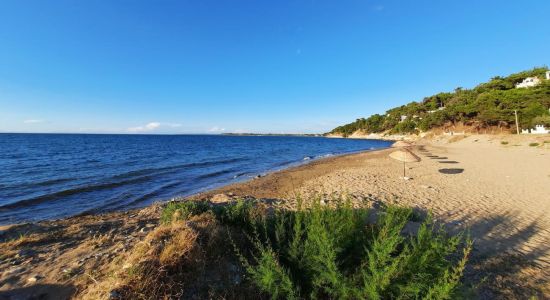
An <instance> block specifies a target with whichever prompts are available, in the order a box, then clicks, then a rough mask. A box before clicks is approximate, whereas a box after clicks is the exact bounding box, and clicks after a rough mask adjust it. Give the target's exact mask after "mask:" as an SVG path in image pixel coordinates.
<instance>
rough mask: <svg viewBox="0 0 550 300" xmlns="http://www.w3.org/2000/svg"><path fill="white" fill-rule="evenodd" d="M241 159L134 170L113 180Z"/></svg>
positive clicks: (233, 159)
mask: <svg viewBox="0 0 550 300" xmlns="http://www.w3.org/2000/svg"><path fill="white" fill-rule="evenodd" d="M243 160H244V159H243V158H232V159H225V160H214V161H204V162H195V163H187V164H180V165H174V166H166V167H160V168H147V169H141V170H135V171H130V172H126V173H122V174H118V175H115V176H113V177H112V178H113V179H119V178H128V177H134V176H139V175H143V174H151V175H158V174H166V173H169V172H165V171H173V170H179V169H183V168H193V167H209V166H215V165H219V164H228V163H234V162H239V161H243Z"/></svg>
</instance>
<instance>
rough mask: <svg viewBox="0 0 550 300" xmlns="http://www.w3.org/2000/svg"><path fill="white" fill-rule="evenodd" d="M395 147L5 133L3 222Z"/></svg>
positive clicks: (167, 194) (171, 193) (105, 207)
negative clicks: (321, 159) (329, 157)
mask: <svg viewBox="0 0 550 300" xmlns="http://www.w3.org/2000/svg"><path fill="white" fill-rule="evenodd" d="M390 144H391V142H388V141H382V140H366V139H338V138H325V137H302V136H230V135H104V134H0V225H5V224H15V223H22V222H33V221H40V220H51V219H59V218H63V217H68V216H74V215H79V214H87V213H100V212H108V211H117V210H128V209H132V208H138V207H143V206H146V205H149V204H151V203H153V202H155V201H167V200H170V199H173V198H177V197H185V196H189V195H192V194H195V193H198V192H202V191H205V190H208V189H213V188H216V187H220V186H223V185H227V184H231V183H235V182H239V181H243V180H251V179H253V178H254V177H257V176H263V175H265V174H267V173H270V172H274V171H277V170H281V169H285V168H289V167H292V166H297V165H300V164H304V163H308V162H311V161H314V160H317V159H320V158H323V157H328V156H334V155H343V154H347V153H354V152H359V151H365V150H376V149H382V148H387V147H389V146H390Z"/></svg>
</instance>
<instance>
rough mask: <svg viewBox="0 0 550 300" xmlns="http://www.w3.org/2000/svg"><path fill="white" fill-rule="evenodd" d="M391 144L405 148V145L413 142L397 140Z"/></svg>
mask: <svg viewBox="0 0 550 300" xmlns="http://www.w3.org/2000/svg"><path fill="white" fill-rule="evenodd" d="M391 146H392V147H394V148H405V147H410V146H412V144H411V143H409V142H405V141H397V142H395V143H393V144H392V145H391Z"/></svg>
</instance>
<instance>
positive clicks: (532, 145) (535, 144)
mask: <svg viewBox="0 0 550 300" xmlns="http://www.w3.org/2000/svg"><path fill="white" fill-rule="evenodd" d="M538 146H539V143H529V147H538Z"/></svg>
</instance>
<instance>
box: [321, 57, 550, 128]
mask: <svg viewBox="0 0 550 300" xmlns="http://www.w3.org/2000/svg"><path fill="white" fill-rule="evenodd" d="M546 71H548V68H547V67H538V68H534V69H532V70H527V71H523V72H519V73H515V74H511V75H509V76H507V77H500V76H497V77H494V78H492V79H491V80H489V81H488V82H486V83H482V84H479V85H478V86H476V87H474V88H472V89H465V88H456V89H455V90H454V91H452V92H443V93H438V94H435V95H433V96H429V97H426V98H424V99H423V100H422V101H419V102H410V103H408V104H406V105H402V106H399V107H396V108H392V109H389V110H388V111H386V113H385V114H383V115H380V114H376V115H372V116H370V117H368V118H360V119H357V120H356V121H355V122H352V123H349V124H346V125H342V126H339V127H336V128H334V129H333V130H332V131H331V132H330V133H332V134H341V135H343V136H348V135H350V134H352V133H354V132H355V131H361V132H364V133H391V134H409V133H417V132H418V131H423V132H426V131H428V130H431V129H434V128H439V127H445V126H452V125H454V124H463V125H466V126H471V127H473V128H476V129H478V130H479V129H483V128H490V127H498V128H504V129H511V128H513V126H514V124H515V115H514V112H515V111H517V112H518V119H519V126H520V127H521V128H531V127H533V126H534V125H537V124H542V125H545V126H550V112H549V108H550V80H542V81H541V83H540V84H539V85H537V86H535V87H531V88H516V87H515V85H516V84H517V83H519V82H522V81H523V80H524V79H525V78H527V77H539V78H540V79H544V76H545V75H544V74H545V72H546Z"/></svg>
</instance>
